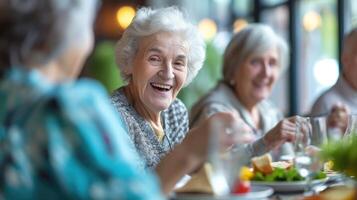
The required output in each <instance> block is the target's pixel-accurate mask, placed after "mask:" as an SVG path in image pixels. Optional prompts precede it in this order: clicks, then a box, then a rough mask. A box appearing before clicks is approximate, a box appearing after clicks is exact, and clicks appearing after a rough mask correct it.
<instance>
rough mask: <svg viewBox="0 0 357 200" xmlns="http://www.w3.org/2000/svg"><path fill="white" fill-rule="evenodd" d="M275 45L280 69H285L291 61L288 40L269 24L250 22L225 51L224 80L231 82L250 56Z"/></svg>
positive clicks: (235, 36) (234, 37)
mask: <svg viewBox="0 0 357 200" xmlns="http://www.w3.org/2000/svg"><path fill="white" fill-rule="evenodd" d="M273 46H276V47H277V49H278V54H279V57H278V64H279V66H280V69H281V70H283V69H285V68H286V66H287V64H288V62H289V59H288V57H289V51H288V47H287V44H286V42H285V41H284V40H283V39H282V38H281V37H280V36H278V35H277V34H276V33H275V32H274V31H273V30H272V29H271V28H270V27H269V26H267V25H263V24H250V25H248V26H247V27H245V28H244V29H243V30H241V31H240V32H238V33H236V34H235V35H234V36H233V38H232V39H231V41H230V42H229V44H228V46H227V48H226V50H225V52H224V56H223V78H224V80H225V81H226V82H229V81H230V80H231V79H232V76H233V75H234V72H235V71H236V70H237V68H238V67H239V66H240V65H242V64H243V62H245V61H246V59H247V58H248V57H249V56H252V55H258V54H261V53H263V52H265V51H267V50H268V49H269V48H271V47H273Z"/></svg>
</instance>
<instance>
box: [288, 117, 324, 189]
mask: <svg viewBox="0 0 357 200" xmlns="http://www.w3.org/2000/svg"><path fill="white" fill-rule="evenodd" d="M324 127H325V128H324ZM326 139H327V136H326V121H325V120H324V119H323V118H307V117H299V118H298V120H297V122H296V140H295V159H294V163H295V167H296V168H297V170H298V171H299V173H300V175H301V176H302V177H304V178H305V180H306V187H305V194H306V195H309V194H311V193H312V190H311V182H312V179H313V177H314V176H315V173H316V172H318V171H319V170H321V168H322V163H321V162H320V159H319V157H318V152H319V150H318V148H317V147H316V146H314V145H313V144H315V145H317V146H320V145H322V144H323V143H324V142H325V141H326Z"/></svg>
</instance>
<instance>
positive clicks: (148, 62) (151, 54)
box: [129, 32, 188, 112]
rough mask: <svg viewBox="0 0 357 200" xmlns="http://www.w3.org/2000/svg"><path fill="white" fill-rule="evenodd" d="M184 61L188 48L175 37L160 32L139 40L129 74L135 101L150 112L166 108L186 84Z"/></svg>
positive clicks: (186, 57)
mask: <svg viewBox="0 0 357 200" xmlns="http://www.w3.org/2000/svg"><path fill="white" fill-rule="evenodd" d="M187 59H188V44H187V43H186V42H185V41H183V40H182V38H181V37H180V35H178V34H174V33H169V32H159V33H155V34H153V35H150V36H146V37H144V38H142V39H141V40H140V41H139V48H138V51H137V54H136V56H135V57H134V60H133V65H132V68H131V69H130V70H132V71H131V72H129V74H131V76H132V79H131V82H130V83H129V84H133V85H132V86H133V88H134V90H135V93H136V95H135V98H139V102H140V103H141V104H143V105H144V106H145V107H146V108H147V109H149V110H151V111H153V112H160V111H162V110H165V109H166V108H168V107H169V106H170V104H171V103H172V101H173V100H174V99H175V98H176V96H177V94H178V92H179V91H180V90H181V88H182V86H183V84H184V83H185V80H186V77H187ZM136 101H138V100H137V99H136Z"/></svg>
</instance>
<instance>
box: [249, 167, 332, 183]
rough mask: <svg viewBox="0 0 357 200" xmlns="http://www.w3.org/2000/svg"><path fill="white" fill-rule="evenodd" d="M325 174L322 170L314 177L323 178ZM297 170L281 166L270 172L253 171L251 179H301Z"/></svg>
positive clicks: (270, 180)
mask: <svg viewBox="0 0 357 200" xmlns="http://www.w3.org/2000/svg"><path fill="white" fill-rule="evenodd" d="M324 178H326V174H325V173H324V172H322V171H320V172H317V173H315V176H314V179H324ZM303 180H305V178H304V177H302V176H301V175H300V174H299V172H298V170H297V169H296V168H294V167H292V168H290V169H288V170H286V169H282V168H275V169H274V170H273V172H272V173H270V174H267V175H264V174H263V173H261V172H255V173H254V176H253V178H252V181H265V182H277V181H287V182H291V181H303Z"/></svg>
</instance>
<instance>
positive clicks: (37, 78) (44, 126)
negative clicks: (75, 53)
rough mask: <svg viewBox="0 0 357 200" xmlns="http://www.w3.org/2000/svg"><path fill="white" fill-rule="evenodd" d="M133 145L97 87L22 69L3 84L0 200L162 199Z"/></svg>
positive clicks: (0, 99)
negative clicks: (139, 164)
mask: <svg viewBox="0 0 357 200" xmlns="http://www.w3.org/2000/svg"><path fill="white" fill-rule="evenodd" d="M130 146H131V143H130V139H129V137H128V135H127V133H126V130H125V126H124V124H123V121H122V119H121V117H120V116H119V115H118V114H117V113H116V112H115V111H114V108H112V107H111V105H110V102H109V98H108V97H107V95H106V93H105V91H104V89H103V88H102V87H101V86H100V85H99V84H97V83H96V82H93V81H90V80H81V81H78V82H72V83H66V84H60V85H53V84H51V83H49V82H46V80H45V78H44V77H43V76H42V75H41V74H40V73H39V72H37V71H35V70H32V71H25V70H20V69H13V70H11V71H10V72H9V73H8V74H7V76H5V77H3V78H2V80H1V81H0V169H1V170H0V191H1V192H0V199H3V198H5V199H152V200H156V199H163V197H162V195H161V191H160V188H159V184H158V182H157V180H156V178H155V177H154V176H152V175H151V174H150V172H148V173H143V172H142V171H138V170H137V163H136V161H135V160H136V159H135V158H136V157H138V155H137V154H135V153H133V152H132V151H129V150H128V149H130V148H131V147H130Z"/></svg>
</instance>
